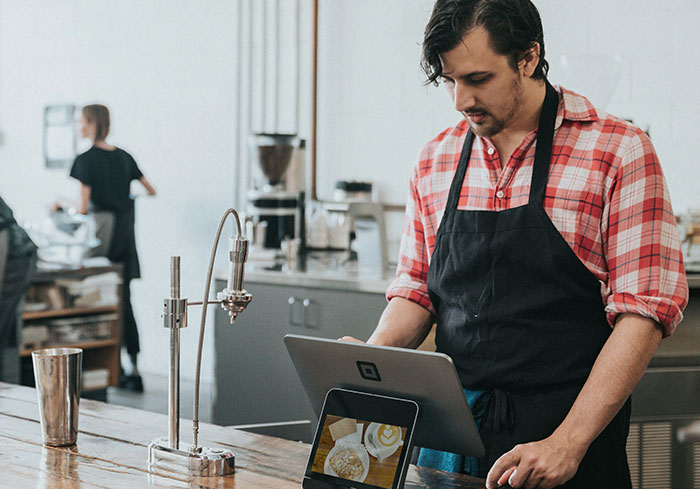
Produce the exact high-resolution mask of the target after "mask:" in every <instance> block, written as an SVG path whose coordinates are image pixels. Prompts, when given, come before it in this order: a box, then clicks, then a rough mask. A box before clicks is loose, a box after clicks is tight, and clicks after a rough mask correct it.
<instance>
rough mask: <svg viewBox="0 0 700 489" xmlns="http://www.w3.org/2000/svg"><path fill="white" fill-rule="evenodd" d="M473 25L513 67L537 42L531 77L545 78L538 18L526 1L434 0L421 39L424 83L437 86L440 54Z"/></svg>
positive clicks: (544, 63)
mask: <svg viewBox="0 0 700 489" xmlns="http://www.w3.org/2000/svg"><path fill="white" fill-rule="evenodd" d="M477 26H482V27H484V29H486V31H487V32H488V33H489V37H490V40H491V46H492V48H493V50H494V51H496V52H497V53H498V54H501V55H504V56H508V58H509V61H510V64H511V66H512V67H513V69H514V70H517V67H518V62H519V61H520V60H522V59H523V57H524V55H525V53H526V52H527V51H528V50H529V49H530V48H532V47H533V46H534V45H535V43H538V44H539V45H540V61H539V63H538V65H537V67H536V68H535V71H534V73H533V74H532V78H534V79H536V80H544V79H545V78H546V77H547V71H549V63H547V61H546V60H545V59H544V32H543V30H542V19H541V18H540V13H539V12H538V11H537V7H535V5H533V3H532V2H531V1H530V0H437V1H436V2H435V6H434V7H433V13H432V15H431V16H430V20H429V21H428V25H426V26H425V37H424V39H423V57H422V60H421V67H422V68H423V71H424V72H425V74H426V76H427V80H426V84H430V83H433V84H436V85H437V83H438V79H439V78H440V76H441V75H442V63H441V62H440V54H442V53H446V52H447V51H451V50H452V49H454V48H455V47H457V44H459V42H460V41H461V40H462V38H463V37H464V36H465V35H466V34H467V32H469V31H470V30H471V29H472V28H474V27H477Z"/></svg>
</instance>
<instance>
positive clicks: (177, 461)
mask: <svg viewBox="0 0 700 489" xmlns="http://www.w3.org/2000/svg"><path fill="white" fill-rule="evenodd" d="M191 448H192V445H189V444H186V443H180V447H179V449H174V448H170V447H169V443H168V438H167V437H161V438H156V439H155V440H153V441H152V442H151V443H150V444H149V445H148V469H149V470H151V471H153V470H164V471H168V472H175V473H178V474H183V475H188V476H193V477H214V476H219V475H228V474H233V472H234V470H235V466H236V464H235V461H236V456H235V455H234V454H233V452H231V451H230V450H226V449H223V448H206V447H199V448H198V450H197V451H196V452H192V451H190V449H191Z"/></svg>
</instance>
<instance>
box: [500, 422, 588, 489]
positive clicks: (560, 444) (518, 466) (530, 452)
mask: <svg viewBox="0 0 700 489" xmlns="http://www.w3.org/2000/svg"><path fill="white" fill-rule="evenodd" d="M584 454H585V450H584V451H583V453H581V450H580V449H579V450H578V451H577V450H576V449H575V448H574V447H573V446H572V445H571V444H569V443H565V441H564V440H561V439H559V438H557V437H556V435H552V436H550V437H548V438H545V439H544V440H541V441H537V442H533V443H525V444H522V445H516V446H515V448H513V449H512V450H511V451H510V452H507V453H504V454H503V455H501V457H500V458H499V459H498V460H496V463H495V464H493V467H491V470H490V471H489V474H488V476H487V477H486V487H487V488H488V489H495V488H496V487H500V486H502V485H504V484H505V483H506V482H507V483H508V484H509V485H510V486H511V487H515V488H520V487H523V488H525V489H534V488H537V489H551V488H553V487H556V486H560V485H562V484H564V483H565V482H566V481H568V480H569V479H571V478H572V477H573V476H574V474H576V471H577V470H578V466H579V464H580V463H581V460H582V459H583V455H584Z"/></svg>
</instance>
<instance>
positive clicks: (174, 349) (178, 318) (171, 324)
mask: <svg viewBox="0 0 700 489" xmlns="http://www.w3.org/2000/svg"><path fill="white" fill-rule="evenodd" d="M163 326H164V327H166V328H169V329H170V371H169V373H168V380H169V385H168V426H169V430H168V446H169V447H170V448H173V449H175V450H177V449H178V448H179V446H180V328H185V327H187V299H180V257H179V256H171V257H170V298H169V299H165V300H164V301H163Z"/></svg>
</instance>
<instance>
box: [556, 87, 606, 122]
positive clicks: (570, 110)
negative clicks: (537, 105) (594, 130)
mask: <svg viewBox="0 0 700 489" xmlns="http://www.w3.org/2000/svg"><path fill="white" fill-rule="evenodd" d="M555 89H556V90H557V92H559V109H558V110H557V121H556V123H555V125H554V127H555V128H556V129H558V128H559V126H561V124H562V122H563V121H564V119H566V120H569V121H580V122H596V121H597V120H598V119H599V115H598V111H597V110H596V108H595V107H593V104H591V102H590V101H589V100H588V99H587V98H586V97H584V96H582V95H579V94H578V93H575V92H572V91H571V90H567V89H566V88H564V87H562V86H557V87H555Z"/></svg>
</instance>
